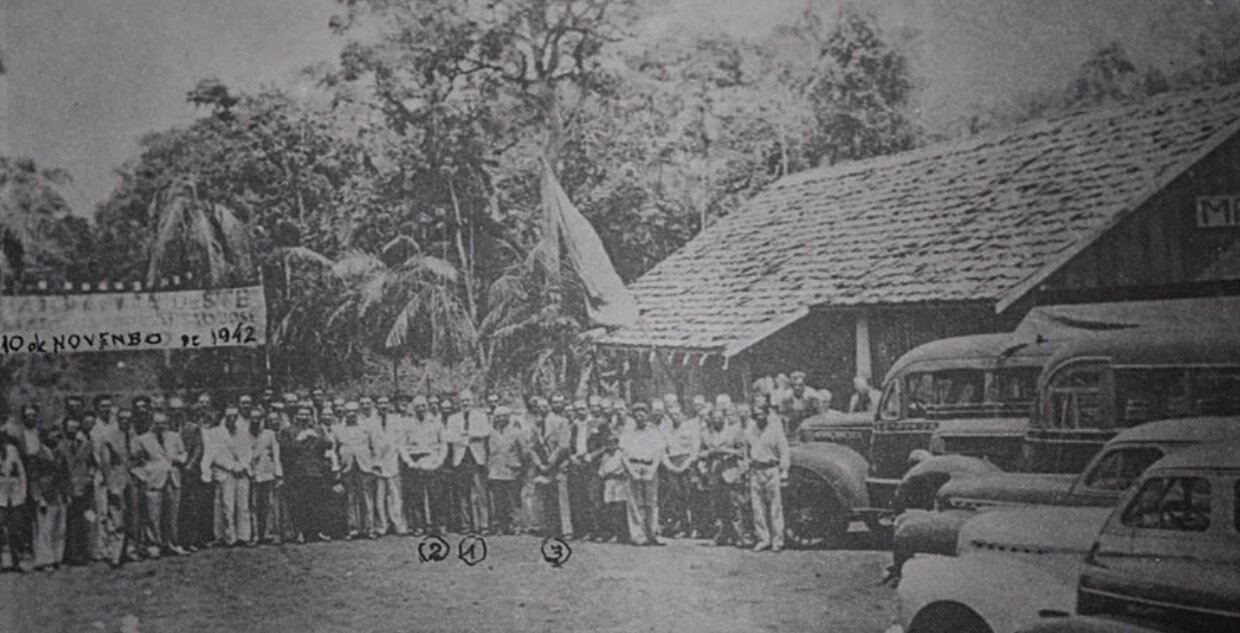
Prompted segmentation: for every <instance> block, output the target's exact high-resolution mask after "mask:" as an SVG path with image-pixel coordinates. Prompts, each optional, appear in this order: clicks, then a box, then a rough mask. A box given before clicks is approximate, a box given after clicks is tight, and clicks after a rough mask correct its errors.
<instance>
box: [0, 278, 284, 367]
mask: <svg viewBox="0 0 1240 633" xmlns="http://www.w3.org/2000/svg"><path fill="white" fill-rule="evenodd" d="M266 334H267V304H266V302H265V301H264V299H263V287H262V286H247V287H244V288H218V289H214V290H171V291H165V292H109V293H96V294H69V295H24V296H0V348H2V349H0V353H3V354H61V353H69V352H100V351H113V350H142V349H192V348H207V347H226V346H243V347H255V346H259V345H263V344H264V343H265V342H266Z"/></svg>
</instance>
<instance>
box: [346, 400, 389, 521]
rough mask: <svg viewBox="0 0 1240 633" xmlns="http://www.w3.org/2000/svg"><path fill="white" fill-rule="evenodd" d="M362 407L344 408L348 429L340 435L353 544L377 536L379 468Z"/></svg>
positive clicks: (349, 404) (356, 404) (354, 405)
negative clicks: (376, 497) (363, 420)
mask: <svg viewBox="0 0 1240 633" xmlns="http://www.w3.org/2000/svg"><path fill="white" fill-rule="evenodd" d="M360 412H361V407H360V406H358V403H356V402H352V401H350V402H347V403H345V405H344V426H342V427H340V428H338V429H337V432H336V451H337V453H338V454H339V463H340V478H341V480H342V482H343V483H344V490H345V498H346V501H347V504H348V505H347V510H348V511H347V521H348V530H349V531H348V534H347V536H346V538H348V539H350V540H352V539H354V538H357V537H358V536H363V537H367V538H369V537H372V536H373V535H374V532H375V530H374V502H375V499H374V490H375V478H376V476H377V473H378V470H379V468H378V466H377V465H376V464H375V461H374V459H375V458H374V453H373V452H372V451H371V437H370V433H369V431H368V430H367V429H366V428H365V427H363V426H362V425H361V423H360V422H359V420H358V416H359V414H360Z"/></svg>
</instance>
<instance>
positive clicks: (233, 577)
mask: <svg viewBox="0 0 1240 633" xmlns="http://www.w3.org/2000/svg"><path fill="white" fill-rule="evenodd" d="M449 541H450V542H451V543H452V544H453V545H454V546H455V545H456V543H457V541H459V537H457V538H452V537H449ZM417 544H418V539H416V538H413V537H408V538H398V537H388V538H385V539H382V540H379V541H358V542H332V543H317V544H310V545H289V546H266V547H259V548H243V549H231V550H222V549H221V550H210V551H206V552H200V553H198V554H195V555H192V556H189V557H182V558H166V559H163V560H158V561H147V562H140V563H136V564H130V565H127V566H125V567H123V568H121V569H120V570H118V571H112V570H110V569H109V568H107V567H106V566H101V565H95V566H91V567H88V568H74V569H68V570H62V571H59V572H56V573H50V574H45V573H30V574H24V575H19V574H14V573H7V574H3V575H0V603H3V604H2V606H0V632H5V633H7V632H13V633H19V632H24V631H75V632H76V631H122V630H123V631H126V632H127V633H128V632H129V631H133V630H139V631H142V632H144V633H149V632H163V631H228V632H230V633H232V632H236V631H264V632H267V631H271V632H285V631H288V632H292V631H298V632H300V631H401V632H414V631H417V632H423V631H470V632H471V633H477V632H482V631H504V632H507V631H625V632H633V631H676V632H678V633H685V632H696V631H703V632H711V633H722V632H725V631H744V632H747V633H748V632H752V631H859V632H880V631H883V630H884V629H886V628H887V626H888V625H889V624H890V623H891V622H892V621H893V618H894V608H895V600H894V592H893V590H891V589H888V588H885V587H877V586H876V583H877V581H878V579H879V577H880V576H881V572H882V569H883V566H884V564H885V562H886V560H887V557H888V555H887V554H885V553H884V552H882V551H872V550H871V551H865V549H864V548H863V549H860V550H856V549H855V550H844V551H785V552H783V553H780V554H771V553H768V552H763V553H755V552H749V551H740V550H736V549H732V548H718V547H715V546H713V545H711V544H709V543H707V542H705V541H690V540H675V541H671V542H670V543H669V545H668V546H667V547H662V548H656V547H642V548H638V547H630V546H623V545H615V544H595V543H573V544H572V546H573V552H572V556H571V558H570V559H569V560H568V561H567V562H566V563H565V564H564V565H563V566H562V567H560V568H553V567H552V566H551V565H550V564H548V563H547V562H545V561H544V560H543V558H542V555H541V554H540V546H541V542H540V541H539V540H538V539H536V538H534V537H529V536H508V537H490V538H487V539H486V544H487V549H488V554H487V558H486V559H485V560H484V561H482V562H481V563H479V564H477V565H476V566H473V567H470V566H467V565H466V564H465V563H463V562H461V561H460V560H458V559H457V557H456V556H455V552H453V554H454V555H453V556H451V557H449V558H448V559H447V560H444V561H440V562H425V563H424V562H420V561H419V559H418V551H417ZM135 618H136V619H135Z"/></svg>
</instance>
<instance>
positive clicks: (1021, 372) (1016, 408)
mask: <svg viewBox="0 0 1240 633" xmlns="http://www.w3.org/2000/svg"><path fill="white" fill-rule="evenodd" d="M1040 372H1041V370H1040V369H1038V368H1036V367H1022V368H1016V369H1000V370H998V371H996V372H995V373H994V374H993V375H992V376H991V380H990V383H989V384H988V389H987V391H988V393H987V394H986V402H988V403H993V404H998V405H1001V408H1000V410H1001V411H1003V412H1006V413H1009V414H1019V415H1029V414H1030V412H1031V410H1032V408H1033V402H1034V400H1036V399H1037V393H1038V374H1039V373H1040Z"/></svg>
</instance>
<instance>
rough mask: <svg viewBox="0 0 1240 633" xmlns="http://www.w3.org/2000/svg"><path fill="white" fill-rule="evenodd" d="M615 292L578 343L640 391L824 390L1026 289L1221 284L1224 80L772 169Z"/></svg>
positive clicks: (1232, 117) (1231, 239)
mask: <svg viewBox="0 0 1240 633" xmlns="http://www.w3.org/2000/svg"><path fill="white" fill-rule="evenodd" d="M631 289H632V290H633V292H634V293H635V295H636V296H637V299H638V303H639V305H640V306H641V318H640V320H639V322H638V323H637V324H635V325H633V326H629V327H625V328H621V329H619V330H616V331H613V332H610V333H608V334H607V335H606V336H604V337H602V338H601V339H599V341H598V348H597V349H598V352H599V354H600V355H601V356H602V357H603V358H605V359H606V358H610V359H612V360H613V361H615V362H617V363H620V364H623V365H625V366H627V367H628V368H629V370H628V371H627V372H626V374H625V375H626V378H627V380H628V382H629V385H630V387H631V389H632V392H633V395H636V396H642V397H645V396H649V395H652V394H654V393H657V392H659V391H662V390H668V389H670V390H675V391H678V392H680V393H681V394H682V395H684V396H688V395H694V394H698V393H716V392H723V391H728V392H731V393H733V394H734V395H742V394H744V393H746V392H747V390H748V386H749V385H750V384H751V383H752V380H753V379H754V378H756V377H758V376H764V375H771V374H776V373H781V372H783V373H787V372H791V371H793V370H795V369H801V370H803V371H806V372H807V373H808V374H809V382H810V384H811V385H814V386H825V387H827V388H828V389H830V390H831V391H833V392H835V393H837V394H841V395H844V394H847V393H848V391H849V390H850V383H851V379H852V376H854V375H856V374H863V375H869V376H872V377H874V379H875V380H874V381H875V382H878V381H881V380H882V378H883V375H884V373H885V372H886V371H887V369H888V368H889V367H890V365H891V364H892V362H893V361H894V360H895V359H896V358H897V357H899V356H900V355H901V354H903V353H904V352H906V351H908V350H909V349H911V348H912V347H914V346H916V345H919V344H921V343H924V342H927V341H930V340H933V339H936V338H942V337H945V336H955V335H962V334H970V333H983V332H995V331H1007V330H1011V329H1012V328H1013V327H1014V326H1015V325H1016V323H1018V322H1019V321H1020V319H1021V318H1022V317H1023V316H1024V315H1025V314H1026V313H1027V312H1028V311H1029V310H1030V309H1031V308H1032V307H1034V306H1037V305H1045V304H1048V303H1062V302H1084V301H1112V300H1114V301H1122V300H1129V299H1160V298H1175V297H1189V296H1212V295H1236V294H1240V292H1238V291H1240V85H1233V86H1227V87H1223V88H1216V89H1211V90H1205V91H1198V92H1182V93H1173V94H1167V95H1161V96H1158V97H1155V98H1151V99H1149V100H1147V101H1145V102H1143V103H1140V104H1135V105H1127V106H1123V107H1117V108H1112V109H1104V110H1092V111H1085V112H1078V113H1071V114H1067V115H1064V116H1059V117H1056V118H1052V119H1046V120H1041V121H1034V122H1030V123H1027V124H1024V125H1021V126H1018V127H1014V128H1011V129H1008V130H1004V131H1000V132H996V133H993V134H988V135H984V136H979V137H975V138H970V139H966V140H961V141H955V142H950V143H942V144H936V145H932V146H928V147H924V148H921V149H917V150H913V151H909V152H905V153H901V154H897V155H893V156H887V157H881V158H876V159H871V160H866V161H856V162H851V163H846V164H840V165H834V166H830V167H825V168H820V169H815V170H811V171H807V172H802V173H799V174H795V175H792V176H788V177H786V178H783V179H781V180H779V181H778V182H776V183H774V184H772V185H771V186H770V187H769V188H767V189H766V190H765V191H763V192H761V193H759V194H757V195H756V196H754V197H753V198H752V199H751V200H750V201H749V202H748V203H747V204H746V205H745V206H744V207H743V208H741V209H739V210H738V211H736V212H735V213H733V214H732V215H730V216H728V217H726V218H723V219H721V220H720V221H718V222H716V223H715V224H714V225H712V226H710V227H709V228H707V229H706V230H704V231H703V232H702V233H701V234H699V235H698V236H697V237H696V238H694V239H693V240H692V241H690V242H689V243H688V244H687V245H685V247H684V248H682V249H681V250H679V251H678V252H676V253H674V254H673V255H672V256H671V257H669V258H668V259H667V260H665V261H663V262H662V263H660V264H659V265H658V266H656V267H655V268H654V269H653V270H651V271H650V272H649V273H647V274H646V275H645V276H643V277H642V278H640V279H639V280H637V281H636V282H634V284H633V285H632V286H631ZM837 404H839V402H838V401H837Z"/></svg>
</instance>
